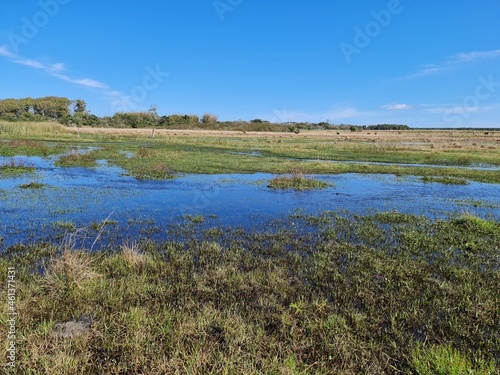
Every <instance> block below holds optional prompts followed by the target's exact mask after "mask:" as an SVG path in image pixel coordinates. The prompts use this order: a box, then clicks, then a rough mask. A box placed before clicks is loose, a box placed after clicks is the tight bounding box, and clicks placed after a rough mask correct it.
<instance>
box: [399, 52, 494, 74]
mask: <svg viewBox="0 0 500 375" xmlns="http://www.w3.org/2000/svg"><path fill="white" fill-rule="evenodd" d="M499 57H500V49H495V50H490V51H473V52H461V53H456V54H454V55H452V56H450V57H448V58H446V59H445V60H444V61H442V62H440V63H437V64H425V65H422V66H420V68H419V70H418V71H417V72H415V73H412V74H409V75H406V76H404V77H403V78H407V79H409V78H420V77H426V76H429V75H432V74H437V73H441V72H445V71H448V70H450V69H452V68H456V67H458V66H460V65H464V64H466V63H471V62H475V61H479V60H485V59H494V58H499Z"/></svg>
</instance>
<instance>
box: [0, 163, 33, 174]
mask: <svg viewBox="0 0 500 375" xmlns="http://www.w3.org/2000/svg"><path fill="white" fill-rule="evenodd" d="M35 171H36V168H35V167H32V166H29V165H27V164H24V163H21V162H17V161H15V160H14V159H11V160H10V162H9V163H7V164H3V165H0V177H13V176H19V175H22V174H26V173H33V172H35Z"/></svg>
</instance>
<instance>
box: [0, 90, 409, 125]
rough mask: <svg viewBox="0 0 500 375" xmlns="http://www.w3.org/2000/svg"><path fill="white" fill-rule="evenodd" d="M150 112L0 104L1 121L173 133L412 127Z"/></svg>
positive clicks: (76, 104)
mask: <svg viewBox="0 0 500 375" xmlns="http://www.w3.org/2000/svg"><path fill="white" fill-rule="evenodd" d="M154 108H155V111H154V115H152V112H151V111H148V112H118V113H115V114H114V115H113V116H104V117H98V116H96V115H93V114H91V113H90V112H89V111H88V110H87V103H86V102H85V101H84V100H83V99H76V100H70V99H68V98H65V97H57V96H47V97H44V98H23V99H3V100H0V120H7V121H57V122H59V123H61V124H64V125H69V126H91V127H114V128H151V127H162V128H172V129H214V130H240V131H278V132H294V133H299V132H300V131H302V130H350V131H362V130H367V129H368V130H408V129H410V127H409V126H408V125H399V124H378V125H351V124H331V123H330V122H328V121H327V122H319V123H310V122H286V123H272V122H270V121H266V120H262V119H259V118H257V119H253V120H250V121H243V120H238V121H219V120H218V117H217V116H216V115H213V114H208V113H207V114H204V115H203V116H201V117H200V116H198V115H194V114H172V115H168V116H167V115H164V116H159V115H157V114H156V107H154Z"/></svg>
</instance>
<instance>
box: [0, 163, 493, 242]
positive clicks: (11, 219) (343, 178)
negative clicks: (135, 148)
mask: <svg viewBox="0 0 500 375" xmlns="http://www.w3.org/2000/svg"><path fill="white" fill-rule="evenodd" d="M10 159H11V158H2V157H0V165H1V164H4V163H5V162H8V161H9V160H10ZM15 160H16V161H20V162H23V163H25V164H28V165H33V166H35V167H36V168H37V171H36V172H35V173H33V174H29V175H23V176H21V177H16V178H4V179H0V215H1V218H2V220H1V225H0V238H2V239H3V241H2V242H0V244H1V245H3V246H4V247H6V246H9V245H12V244H15V243H20V242H22V243H29V242H34V241H41V240H54V239H60V236H61V235H62V234H63V233H64V232H65V231H67V230H68V229H67V226H69V225H70V223H72V224H74V226H75V227H77V228H79V227H84V226H88V225H89V224H91V223H102V221H103V220H105V219H106V218H109V220H111V221H112V223H111V225H108V226H107V227H109V230H108V231H107V233H108V232H109V233H112V236H114V239H115V240H119V241H122V240H123V239H125V238H132V237H137V236H140V237H148V238H155V239H164V238H163V237H165V233H166V232H165V231H166V228H167V227H168V226H169V225H170V224H178V223H184V222H187V223H189V219H186V217H187V216H188V215H191V216H192V217H194V216H203V217H204V218H205V221H204V222H203V223H201V224H200V226H203V227H212V226H216V225H222V226H226V225H228V226H242V227H246V228H248V227H255V226H257V227H262V226H265V225H266V223H267V222H269V221H270V220H272V219H276V218H282V217H286V216H288V215H290V214H291V213H293V212H296V211H297V210H300V211H301V212H304V213H310V214H316V213H321V212H323V211H325V210H328V211H335V212H339V213H341V214H345V215H350V214H357V215H365V214H370V213H374V212H376V211H389V210H397V211H400V212H405V213H413V214H424V215H427V216H429V217H444V216H446V215H449V214H455V213H457V212H458V213H460V212H465V211H467V212H469V213H473V214H476V215H478V216H481V217H491V218H494V219H496V220H499V219H500V210H499V208H500V189H499V188H498V185H496V184H483V183H475V182H471V183H470V184H469V185H464V186H462V185H442V184H437V183H423V182H421V181H419V178H418V177H396V176H394V175H362V174H341V175H317V176H313V177H315V178H317V179H320V180H323V181H325V182H328V183H330V184H332V185H334V186H332V187H329V188H326V189H322V190H314V191H294V190H287V191H282V190H274V189H270V188H268V187H267V182H268V181H269V180H270V179H271V178H273V177H274V176H273V175H271V174H263V173H258V174H228V175H223V174H220V175H181V176H179V177H177V178H175V179H173V180H166V181H141V180H137V179H135V178H133V177H129V176H125V175H124V171H123V170H122V169H120V168H117V167H112V166H109V165H107V163H106V162H105V161H99V166H98V167H96V168H60V167H56V166H54V160H55V158H49V159H43V158H39V157H22V156H19V157H15ZM32 181H36V182H40V183H43V184H45V185H46V187H45V188H42V189H21V188H20V187H19V186H20V185H21V184H26V183H29V182H32ZM478 202H479V204H478ZM108 235H110V236H111V234H108Z"/></svg>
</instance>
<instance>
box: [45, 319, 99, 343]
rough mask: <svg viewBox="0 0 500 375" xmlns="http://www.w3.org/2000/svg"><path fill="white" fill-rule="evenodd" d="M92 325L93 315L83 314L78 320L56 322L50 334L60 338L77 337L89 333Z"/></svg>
mask: <svg viewBox="0 0 500 375" xmlns="http://www.w3.org/2000/svg"><path fill="white" fill-rule="evenodd" d="M91 326H92V316H81V317H80V318H78V319H77V320H70V321H69V322H64V323H56V324H54V326H53V327H52V331H51V332H50V335H51V336H52V337H60V338H68V337H77V336H81V335H85V334H87V333H89V331H90V327H91Z"/></svg>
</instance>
